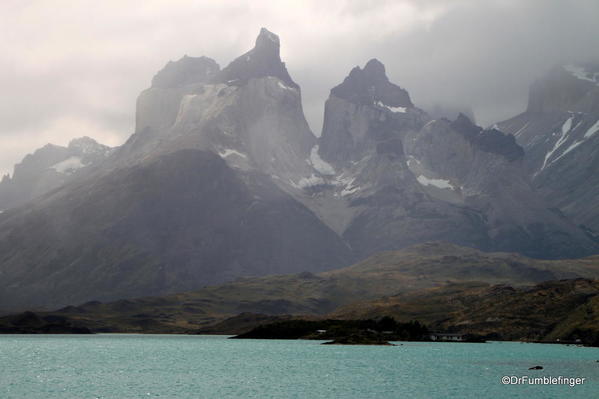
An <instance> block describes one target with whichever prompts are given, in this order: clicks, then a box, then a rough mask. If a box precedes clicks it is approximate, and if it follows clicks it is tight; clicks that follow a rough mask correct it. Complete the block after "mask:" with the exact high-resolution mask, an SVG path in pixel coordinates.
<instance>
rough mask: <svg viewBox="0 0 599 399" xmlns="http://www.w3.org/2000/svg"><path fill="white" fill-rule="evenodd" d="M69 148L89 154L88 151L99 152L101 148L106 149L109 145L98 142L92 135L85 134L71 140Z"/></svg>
mask: <svg viewBox="0 0 599 399" xmlns="http://www.w3.org/2000/svg"><path fill="white" fill-rule="evenodd" d="M67 148H69V149H70V150H78V151H81V152H83V153H85V154H87V153H91V152H97V151H99V150H102V151H104V150H105V149H108V148H109V147H107V146H105V145H104V144H100V143H98V142H97V141H96V140H94V139H92V138H91V137H88V136H83V137H78V138H74V139H72V140H71V141H69V144H68V146H67Z"/></svg>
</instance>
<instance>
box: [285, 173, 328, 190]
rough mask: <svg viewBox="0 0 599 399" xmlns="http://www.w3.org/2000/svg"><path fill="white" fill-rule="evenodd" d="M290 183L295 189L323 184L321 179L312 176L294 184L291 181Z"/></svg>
mask: <svg viewBox="0 0 599 399" xmlns="http://www.w3.org/2000/svg"><path fill="white" fill-rule="evenodd" d="M290 183H291V185H292V186H293V187H295V188H299V189H304V188H309V187H314V186H319V185H321V184H325V181H324V179H323V178H322V177H320V176H316V175H315V174H312V175H311V176H309V177H302V178H301V179H300V180H299V182H297V183H294V182H293V181H292V180H290Z"/></svg>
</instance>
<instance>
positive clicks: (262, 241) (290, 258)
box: [0, 150, 351, 308]
mask: <svg viewBox="0 0 599 399" xmlns="http://www.w3.org/2000/svg"><path fill="white" fill-rule="evenodd" d="M350 260H351V257H350V255H349V250H348V249H347V247H346V246H345V244H344V243H343V242H342V241H341V240H340V239H339V238H338V237H337V236H336V234H335V233H334V232H333V231H331V230H329V229H328V228H327V227H326V226H324V225H322V224H321V223H320V222H319V221H318V219H317V218H316V217H315V216H314V215H313V214H312V213H311V212H309V211H308V210H307V209H306V208H305V207H304V206H303V205H301V204H300V203H298V202H297V201H295V200H293V199H292V198H290V197H289V196H288V195H286V194H285V193H284V192H282V191H281V190H280V189H278V188H277V187H276V186H275V185H274V184H272V183H271V182H270V180H268V179H265V178H264V176H262V175H255V174H250V173H248V174H244V175H240V174H238V173H237V172H236V171H234V170H232V169H231V168H230V167H228V166H227V164H226V163H225V161H223V160H222V159H221V158H220V157H219V156H217V155H215V154H212V153H209V152H203V151H198V150H181V151H178V152H173V153H171V154H168V155H164V156H160V157H157V158H153V159H151V160H148V161H147V162H144V163H142V164H138V165H136V166H133V167H130V168H124V169H118V170H116V171H115V172H113V173H111V174H108V175H106V176H104V177H102V178H99V179H95V180H92V181H89V180H88V181H84V182H76V183H72V184H71V186H70V187H69V189H68V190H61V191H56V192H53V193H51V194H49V195H46V196H45V197H43V198H42V199H41V200H40V201H38V202H37V203H36V205H35V206H34V207H30V208H28V210H27V212H22V211H18V210H13V211H7V212H5V213H4V214H2V215H0V264H1V265H2V279H0V303H1V304H2V307H4V308H11V307H12V308H24V307H29V308H31V307H40V306H44V307H56V306H61V305H62V306H64V305H67V304H72V303H80V302H84V301H88V300H90V299H99V300H103V301H105V300H115V299H119V298H130V297H135V296H143V295H156V294H164V293H172V292H178V291H186V290H190V289H197V288H200V287H202V286H204V285H207V284H215V283H220V282H223V281H227V280H230V279H234V278H235V277H239V276H244V275H263V274H275V273H293V272H301V271H305V270H311V271H321V270H326V269H330V268H331V267H334V266H335V265H338V266H339V265H344V264H349V263H350ZM23 265H29V267H23Z"/></svg>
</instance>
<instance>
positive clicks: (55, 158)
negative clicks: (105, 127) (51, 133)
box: [0, 137, 111, 211]
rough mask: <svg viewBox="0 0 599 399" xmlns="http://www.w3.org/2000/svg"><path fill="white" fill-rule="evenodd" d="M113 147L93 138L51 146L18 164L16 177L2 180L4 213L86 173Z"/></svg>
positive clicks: (0, 195) (0, 191)
mask: <svg viewBox="0 0 599 399" xmlns="http://www.w3.org/2000/svg"><path fill="white" fill-rule="evenodd" d="M110 151H111V148H110V147H107V146H105V145H102V144H99V143H97V142H96V141H95V140H94V139H91V138H89V137H81V138H78V139H74V140H71V142H70V143H69V145H68V146H67V147H62V146H58V145H53V144H48V145H46V146H44V147H42V148H40V149H38V150H37V151H35V152H34V153H33V154H29V155H27V156H26V157H25V158H24V159H23V161H21V162H20V163H18V164H17V165H15V168H14V173H13V175H12V177H9V176H4V178H3V179H2V181H0V211H3V210H6V209H9V208H12V207H15V206H19V205H23V204H25V203H26V202H28V201H30V200H32V199H34V198H36V197H38V196H40V195H42V194H45V193H47V192H49V191H51V190H53V189H55V188H57V187H60V186H62V185H63V184H65V183H66V182H68V181H70V180H71V179H72V178H73V177H75V176H77V175H79V174H80V173H81V172H82V170H87V169H89V167H90V166H92V165H97V164H99V163H101V162H102V161H104V160H105V159H106V158H107V157H108V155H109V154H110Z"/></svg>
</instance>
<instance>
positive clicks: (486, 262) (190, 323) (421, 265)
mask: <svg viewBox="0 0 599 399" xmlns="http://www.w3.org/2000/svg"><path fill="white" fill-rule="evenodd" d="M579 277H584V278H590V279H594V278H599V257H597V256H595V257H591V258H584V259H577V260H554V261H542V260H536V259H529V258H526V257H523V256H520V255H515V254H505V253H484V252H481V251H477V250H474V249H470V248H463V247H458V246H455V245H450V244H444V243H427V244H421V245H417V246H414V247H411V248H408V249H405V250H401V251H393V252H385V253H381V254H378V255H375V256H372V257H370V258H368V259H366V260H364V261H363V262H360V263H358V264H356V265H354V266H351V267H348V268H344V269H338V270H334V271H329V272H325V273H320V274H317V275H315V274H311V273H300V274H295V275H282V276H268V277H261V278H245V279H240V280H237V281H235V282H231V283H228V284H223V285H218V286H213V287H206V288H203V289H201V290H198V291H193V292H185V293H180V294H174V295H169V296H164V297H151V298H140V299H133V300H121V301H116V302H111V303H99V302H89V303H86V304H83V305H80V306H69V307H67V308H63V309H61V310H59V311H55V312H50V313H49V314H52V315H59V316H65V317H68V318H69V319H71V320H74V321H77V322H80V323H81V324H83V325H85V326H88V327H89V328H91V329H93V330H96V331H120V332H186V331H194V330H197V329H200V328H207V327H209V326H211V325H213V324H216V323H218V322H220V321H223V320H225V319H227V318H230V317H233V316H236V315H238V314H240V313H244V312H251V313H259V314H265V315H290V314H293V315H325V314H328V313H331V312H333V311H335V310H336V309H338V308H339V307H341V306H348V305H351V304H354V303H362V304H356V305H355V306H356V307H354V308H346V309H353V310H351V311H350V310H348V312H350V313H351V312H353V311H356V312H358V310H359V309H360V306H367V305H364V304H363V303H364V302H365V301H371V300H375V299H377V298H381V297H384V296H396V295H401V294H409V293H414V295H418V294H419V293H420V292H422V291H423V290H427V289H430V288H435V287H444V286H447V285H451V284H454V285H455V284H456V283H459V284H466V286H468V284H469V283H473V282H476V283H475V287H478V285H477V284H480V283H481V282H482V283H485V284H510V285H513V286H516V287H517V286H523V285H532V284H535V283H538V282H541V281H547V280H559V279H565V278H570V279H571V278H579ZM449 289H451V288H449ZM473 289H474V288H473ZM480 289H485V286H481V287H480ZM426 292H429V293H431V292H432V293H434V292H435V291H426ZM427 295H428V294H427ZM473 295H474V294H473ZM368 306H370V305H368ZM447 306H449V304H447V303H446V301H445V300H444V299H440V300H439V301H438V303H431V305H430V312H429V313H430V314H431V315H433V314H435V313H436V314H437V315H438V316H439V317H440V318H441V317H442V315H444V314H445V313H446V312H447V311H448V310H451V309H452V308H448V307H447ZM420 310H421V309H419V311H420ZM429 313H427V315H428V314H429ZM433 319H434V317H433V316H430V317H429V316H427V319H423V320H422V321H425V322H426V321H428V320H433Z"/></svg>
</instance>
